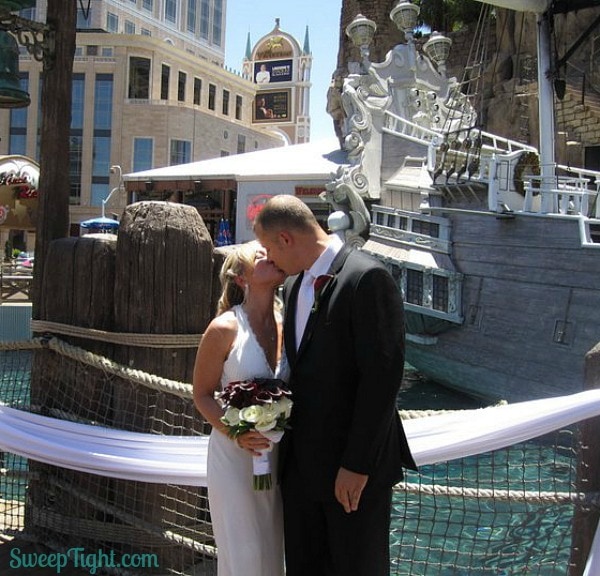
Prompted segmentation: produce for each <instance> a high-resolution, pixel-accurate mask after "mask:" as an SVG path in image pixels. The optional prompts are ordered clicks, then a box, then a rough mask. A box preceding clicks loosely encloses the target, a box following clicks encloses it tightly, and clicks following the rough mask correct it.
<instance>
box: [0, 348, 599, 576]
mask: <svg viewBox="0 0 600 576" xmlns="http://www.w3.org/2000/svg"><path fill="white" fill-rule="evenodd" d="M51 340H52V344H53V345H52V346H49V345H48V342H45V341H44V340H43V339H34V340H32V341H30V342H23V343H12V344H9V343H0V401H1V402H2V403H3V404H5V405H7V406H9V407H13V408H18V409H19V410H21V411H24V412H31V413H35V414H42V415H45V416H50V417H52V418H56V419H60V420H63V421H70V422H79V423H84V424H88V425H93V426H103V427H108V428H115V429H119V430H128V431H135V432H143V433H146V434H152V435H161V436H163V435H166V436H199V437H203V436H204V435H206V434H207V433H208V432H209V430H208V428H207V426H206V425H205V424H204V423H203V422H202V419H201V417H200V416H199V415H198V413H197V412H196V410H195V408H194V406H193V402H192V399H191V387H190V386H189V385H186V384H185V383H177V382H171V381H166V380H162V379H160V378H157V377H152V375H149V374H144V373H142V372H140V371H139V370H130V369H128V368H127V367H125V366H119V365H118V364H116V363H115V362H113V361H110V360H108V359H103V358H102V357H99V356H96V355H94V354H89V353H87V352H86V351H85V350H82V349H80V348H76V347H74V346H71V345H69V344H66V343H64V342H62V341H60V340H58V339H56V338H52V339H51ZM402 415H403V418H406V419H410V418H415V417H418V416H420V414H417V413H408V412H406V413H402ZM579 430H580V425H579V424H574V425H572V426H569V427H567V428H564V429H559V430H556V431H554V432H553V433H551V434H547V435H544V436H543V437H538V438H533V439H531V440H528V441H527V442H523V443H519V444H513V445H511V446H509V447H508V448H505V449H499V450H494V451H491V452H484V453H481V454H477V455H474V456H469V457H467V458H460V459H454V460H451V461H448V462H441V463H437V464H431V465H426V466H422V467H421V469H420V471H419V473H413V472H409V473H407V475H406V478H405V481H404V482H403V483H402V484H400V485H398V486H397V487H396V489H395V492H394V505H393V514H392V527H391V532H390V552H391V564H392V565H391V570H390V573H391V574H394V575H411V576H415V575H423V576H433V575H436V576H437V575H440V576H442V575H443V576H459V575H461V576H462V575H469V576H471V575H475V576H478V575H481V576H483V575H492V574H493V575H495V576H498V575H508V574H529V575H536V574H537V575H540V576H554V575H557V576H558V575H567V574H568V573H569V570H570V568H569V566H570V564H571V562H572V561H571V549H572V542H571V538H572V532H573V528H572V521H573V516H574V514H575V512H576V510H577V511H579V512H584V513H588V512H589V513H591V512H593V508H594V506H593V505H592V504H591V502H590V501H589V498H587V497H585V496H584V495H582V494H581V493H580V492H579V491H578V488H577V486H576V484H577V482H576V480H577V468H578V465H579V462H578V461H579V459H580V458H579V454H580V448H581V446H580V441H579ZM0 468H1V475H0V535H1V537H0V542H2V539H3V538H4V539H5V540H7V539H9V538H11V537H15V538H20V539H25V540H29V541H31V542H37V543H42V544H44V545H46V546H48V547H50V548H51V549H53V550H56V551H62V552H66V551H69V550H72V549H74V548H77V549H84V550H86V551H92V550H93V551H98V550H102V551H103V552H104V553H105V554H106V555H110V553H112V554H113V558H117V559H118V558H125V557H127V558H129V559H134V560H135V561H134V562H130V564H129V565H128V567H127V568H124V567H123V566H121V567H120V568H115V567H113V566H111V565H110V564H111V562H110V561H108V560H107V561H106V562H105V564H106V565H104V566H99V567H98V568H97V571H96V573H98V574H132V575H134V574H140V575H141V574H144V575H148V574H165V575H166V574H174V575H186V576H187V575H189V576H195V575H203V576H204V575H216V555H217V550H216V547H215V542H214V540H213V537H212V531H211V524H210V510H209V506H208V499H207V493H206V489H205V488H204V487H202V486H182V485H175V484H159V483H151V482H144V481H138V480H124V479H120V478H113V477H107V476H101V475H98V474H91V473H87V472H81V471H78V470H73V469H69V468H65V467H61V465H60V461H58V462H55V463H52V464H48V463H42V462H40V461H36V460H33V459H29V460H28V459H26V458H23V457H22V456H19V455H18V454H13V453H8V452H0ZM109 559H110V556H109ZM136 564H137V565H136Z"/></svg>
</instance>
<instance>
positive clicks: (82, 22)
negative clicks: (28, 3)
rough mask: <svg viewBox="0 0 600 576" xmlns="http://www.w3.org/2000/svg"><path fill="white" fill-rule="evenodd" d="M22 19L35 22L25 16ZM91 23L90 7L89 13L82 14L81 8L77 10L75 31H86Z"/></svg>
mask: <svg viewBox="0 0 600 576" xmlns="http://www.w3.org/2000/svg"><path fill="white" fill-rule="evenodd" d="M86 16H87V18H86ZM24 18H27V19H28V20H35V18H28V17H27V16H24ZM91 22H92V8H91V7H90V11H89V13H86V12H84V11H83V10H82V9H81V8H77V22H76V24H75V27H76V28H77V30H86V29H87V28H90V26H91Z"/></svg>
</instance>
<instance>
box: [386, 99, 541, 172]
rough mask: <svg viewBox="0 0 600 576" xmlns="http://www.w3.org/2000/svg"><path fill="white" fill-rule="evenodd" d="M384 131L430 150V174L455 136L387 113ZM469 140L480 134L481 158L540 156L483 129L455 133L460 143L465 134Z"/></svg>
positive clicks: (464, 153)
mask: <svg viewBox="0 0 600 576" xmlns="http://www.w3.org/2000/svg"><path fill="white" fill-rule="evenodd" d="M382 131H383V132H385V133H387V134H391V135H393V136H397V137H400V138H404V139H406V140H409V141H411V142H415V143H417V144H422V145H424V146H428V148H429V150H428V154H427V167H428V170H430V171H434V170H435V167H436V156H437V151H438V150H439V147H440V145H441V144H442V142H444V141H445V140H448V139H449V138H450V139H451V135H449V134H445V133H443V132H441V131H436V130H432V129H430V128H426V127H424V126H421V125H420V124H416V123H415V122H411V121H410V120H407V119H406V118H403V117H402V116H398V115H397V114H394V113H393V112H390V111H389V110H387V111H386V112H385V116H384V125H383V128H382ZM463 132H464V134H465V136H468V135H469V134H471V133H476V134H477V137H478V138H480V150H481V152H480V153H481V155H483V156H491V155H493V154H512V153H515V152H537V150H536V149H535V148H534V147H533V146H529V145H528V144H524V143H522V142H517V141H515V140H510V139H509V138H504V137H502V136H497V135H496V134H492V133H490V132H485V131H483V130H479V129H474V128H473V129H469V128H464V129H461V130H460V131H457V132H455V133H453V134H454V135H455V139H456V140H460V137H459V134H460V133H463ZM452 154H456V156H457V157H459V156H460V157H465V158H466V157H468V156H472V155H473V151H470V152H469V151H466V150H465V151H463V150H460V149H454V150H452Z"/></svg>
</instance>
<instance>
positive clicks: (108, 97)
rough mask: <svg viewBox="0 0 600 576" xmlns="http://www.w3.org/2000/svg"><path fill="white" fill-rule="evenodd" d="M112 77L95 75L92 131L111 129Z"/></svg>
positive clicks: (110, 75)
mask: <svg viewBox="0 0 600 576" xmlns="http://www.w3.org/2000/svg"><path fill="white" fill-rule="evenodd" d="M112 102H113V75H112V74H96V85H95V88H94V130H110V129H111V128H112Z"/></svg>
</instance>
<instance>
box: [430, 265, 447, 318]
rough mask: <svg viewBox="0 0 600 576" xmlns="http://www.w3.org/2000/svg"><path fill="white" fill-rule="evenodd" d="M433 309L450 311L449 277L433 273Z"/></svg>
mask: <svg viewBox="0 0 600 576" xmlns="http://www.w3.org/2000/svg"><path fill="white" fill-rule="evenodd" d="M433 309H434V310H442V311H443V312H447V311H448V278H447V277H446V276H438V275H437V274H434V275H433Z"/></svg>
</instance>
